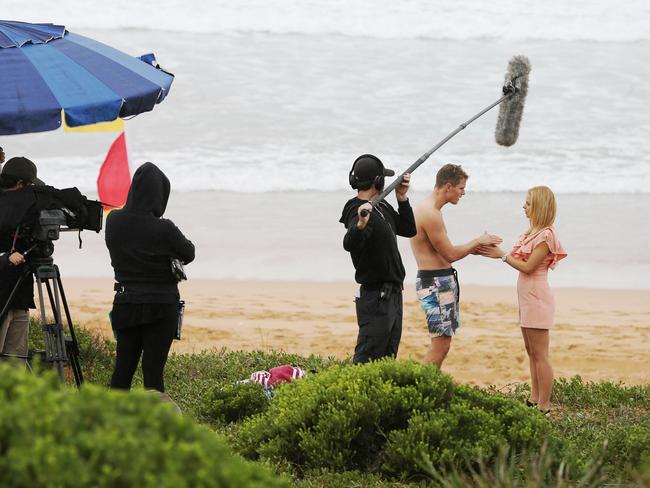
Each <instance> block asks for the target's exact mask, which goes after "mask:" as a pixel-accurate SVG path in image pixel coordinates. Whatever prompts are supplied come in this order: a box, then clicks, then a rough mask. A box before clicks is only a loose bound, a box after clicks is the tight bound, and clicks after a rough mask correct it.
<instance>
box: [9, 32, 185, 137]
mask: <svg viewBox="0 0 650 488" xmlns="http://www.w3.org/2000/svg"><path fill="white" fill-rule="evenodd" d="M152 58H153V56H149V57H147V58H146V59H147V61H150V60H151V59H152ZM143 59H145V57H144V56H143ZM147 61H143V60H142V59H140V58H136V57H133V56H129V55H128V54H125V53H123V52H121V51H118V50H117V49H113V48H112V47H109V46H107V45H105V44H102V43H100V42H97V41H94V40H92V39H88V38H87V37H83V36H80V35H77V34H73V33H71V32H68V31H66V29H65V27H64V26H61V25H54V24H29V23H25V22H10V21H4V20H0V135H7V134H24V133H28V132H42V131H47V130H54V129H57V128H59V127H60V126H61V110H63V112H64V114H65V121H66V123H67V124H68V125H69V126H70V127H78V126H82V125H89V124H95V123H97V122H107V121H111V120H115V119H116V118H118V117H128V116H131V115H136V114H139V113H142V112H148V111H149V110H152V109H153V108H154V106H155V105H156V104H157V103H160V102H162V101H163V100H164V99H165V97H166V96H167V94H168V93H169V88H170V87H171V84H172V81H173V80H174V76H173V75H172V74H170V73H167V72H165V71H163V70H161V69H158V68H157V67H154V64H155V60H154V61H152V62H153V64H150V63H151V62H147Z"/></svg>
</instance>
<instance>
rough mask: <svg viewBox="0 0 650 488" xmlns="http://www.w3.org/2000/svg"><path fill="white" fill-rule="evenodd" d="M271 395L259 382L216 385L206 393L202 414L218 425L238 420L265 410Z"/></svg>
mask: <svg viewBox="0 0 650 488" xmlns="http://www.w3.org/2000/svg"><path fill="white" fill-rule="evenodd" d="M268 405H269V397H268V396H267V395H266V393H265V392H264V389H263V388H262V385H260V384H258V383H240V384H231V385H226V386H223V387H216V388H214V389H213V390H212V392H210V393H209V394H208V395H206V397H205V400H204V402H203V408H202V411H201V414H202V415H203V417H204V418H206V419H209V420H211V421H212V423H215V424H217V425H224V424H226V423H231V422H238V421H240V420H242V419H244V418H246V417H250V416H251V415H254V414H256V413H260V412H262V411H264V410H265V409H266V408H267V407H268Z"/></svg>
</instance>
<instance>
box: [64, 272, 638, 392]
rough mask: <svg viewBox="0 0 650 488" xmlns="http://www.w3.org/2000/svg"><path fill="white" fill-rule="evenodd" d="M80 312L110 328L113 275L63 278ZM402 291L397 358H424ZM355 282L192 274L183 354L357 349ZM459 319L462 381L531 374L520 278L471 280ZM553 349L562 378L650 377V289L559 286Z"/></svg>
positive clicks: (457, 360)
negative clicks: (512, 282)
mask: <svg viewBox="0 0 650 488" xmlns="http://www.w3.org/2000/svg"><path fill="white" fill-rule="evenodd" d="M64 286H65V291H66V294H67V298H68V302H69V304H70V308H71V313H72V316H73V320H74V321H75V322H76V323H78V324H80V326H81V327H83V328H85V329H88V330H92V331H96V332H98V333H100V334H101V335H103V336H105V337H111V336H112V334H111V329H110V324H109V321H108V311H109V310H110V307H111V302H112V295H113V294H112V291H111V290H112V280H111V279H109V278H66V279H65V281H64ZM407 286H408V288H407V290H405V294H404V332H403V335H402V343H401V347H400V351H399V359H408V358H412V359H415V360H422V358H423V357H424V354H425V352H426V349H427V347H428V343H429V339H428V335H427V332H426V328H425V325H424V320H423V316H422V313H421V311H420V309H419V305H418V304H417V302H416V299H415V293H414V290H413V289H412V288H413V287H412V286H410V285H407ZM354 289H355V285H354V283H346V282H329V283H327V282H326V283H317V282H307V281H300V282H298V281H293V282H284V281H226V280H223V281H221V280H192V281H189V282H185V283H183V284H182V288H181V293H182V295H183V298H184V299H185V301H186V303H187V309H186V319H185V325H184V337H183V340H181V341H176V342H174V345H173V347H172V350H173V351H175V352H178V353H191V352H199V351H202V350H209V349H214V348H216V349H220V348H227V349H229V350H264V351H269V350H283V351H286V352H290V353H296V354H301V355H309V354H317V355H321V356H334V357H337V358H347V357H350V356H351V353H352V351H353V349H354V344H355V340H356V334H357V325H356V319H355V311H354V303H353V301H352V297H353V294H354ZM461 294H462V295H461V297H462V298H461V302H462V306H461V310H462V317H461V319H462V326H461V327H462V328H461V331H460V333H459V334H458V336H457V337H456V338H454V341H453V344H452V350H451V352H450V355H449V357H448V360H447V362H446V363H445V366H444V369H445V371H446V372H448V373H449V374H451V375H452V376H453V377H454V378H455V379H456V380H457V381H459V382H464V383H470V384H476V385H495V386H497V387H503V386H506V385H509V384H511V383H516V382H522V381H527V379H528V362H527V360H526V356H525V351H524V348H523V342H522V340H521V335H520V330H519V327H518V326H517V322H516V319H517V297H516V292H515V289H514V287H513V288H509V287H488V286H476V285H465V286H462V290H461ZM555 294H556V299H557V315H556V325H555V328H554V329H553V332H552V335H551V357H552V361H553V366H554V369H555V374H556V376H557V377H571V376H573V375H576V374H579V375H581V376H582V377H583V378H584V379H586V380H591V381H614V382H619V381H620V382H623V383H625V384H629V385H632V384H647V383H649V382H650V374H649V373H648V371H650V300H648V298H650V292H648V291H647V290H603V289H597V290H596V289H580V288H558V289H556V290H555Z"/></svg>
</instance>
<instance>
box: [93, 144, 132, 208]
mask: <svg viewBox="0 0 650 488" xmlns="http://www.w3.org/2000/svg"><path fill="white" fill-rule="evenodd" d="M130 187H131V172H130V171H129V157H128V156H127V154H126V137H125V134H124V132H122V133H121V134H120V136H119V137H118V138H117V139H115V141H114V142H113V144H111V148H110V149H109V150H108V154H107V155H106V159H105V160H104V164H102V167H101V168H100V169H99V176H98V177H97V194H98V195H99V199H100V200H101V201H102V202H104V203H107V204H110V205H112V206H111V207H109V206H106V205H105V206H104V211H109V210H111V208H113V207H122V206H124V204H125V203H126V197H127V195H128V194H129V188H130Z"/></svg>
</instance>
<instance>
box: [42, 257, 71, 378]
mask: <svg viewBox="0 0 650 488" xmlns="http://www.w3.org/2000/svg"><path fill="white" fill-rule="evenodd" d="M35 275H36V283H37V284H38V304H39V307H40V309H41V326H42V327H43V333H44V341H45V361H46V362H50V363H54V364H55V366H56V369H57V372H58V373H59V379H60V380H61V381H62V382H64V381H65V374H64V370H63V363H64V362H65V341H64V340H63V330H62V326H61V322H60V321H59V320H57V317H58V316H59V315H60V314H59V313H58V310H57V304H56V303H55V302H54V297H53V296H52V290H51V288H50V283H49V281H47V280H48V279H49V278H48V275H47V273H44V272H43V271H42V269H40V268H39V269H38V270H36V273H35ZM43 283H45V285H46V287H47V292H48V295H49V298H50V307H51V308H52V311H53V313H54V321H55V322H54V323H53V324H48V323H47V319H46V318H45V300H44V298H43ZM62 346H63V347H62Z"/></svg>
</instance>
